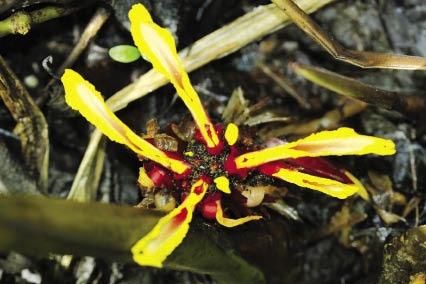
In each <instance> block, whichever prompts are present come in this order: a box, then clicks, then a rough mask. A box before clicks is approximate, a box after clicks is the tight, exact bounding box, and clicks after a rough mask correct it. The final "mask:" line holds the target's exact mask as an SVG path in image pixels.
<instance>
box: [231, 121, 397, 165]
mask: <svg viewBox="0 0 426 284" xmlns="http://www.w3.org/2000/svg"><path fill="white" fill-rule="evenodd" d="M394 153H395V144H394V143H393V142H392V141H390V140H386V139H382V138H377V137H373V136H366V135H360V134H358V133H356V132H355V131H354V130H353V129H351V128H346V127H342V128H339V129H337V130H332V131H322V132H318V133H314V134H312V135H310V136H308V137H306V138H303V139H300V140H297V141H295V142H291V143H288V144H284V145H280V146H277V147H272V148H267V149H261V150H258V151H254V152H249V153H247V154H243V155H241V156H239V157H237V158H235V164H236V167H237V168H239V169H241V168H250V167H256V166H259V165H262V164H265V163H268V162H273V161H278V160H283V159H288V158H300V157H320V156H331V155H336V156H342V155H366V154H378V155H392V154H394Z"/></svg>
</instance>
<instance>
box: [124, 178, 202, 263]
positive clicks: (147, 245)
mask: <svg viewBox="0 0 426 284" xmlns="http://www.w3.org/2000/svg"><path fill="white" fill-rule="evenodd" d="M208 185H209V184H208V182H207V181H206V179H204V178H203V177H202V178H200V179H199V180H198V181H196V182H195V183H194V184H193V185H192V188H191V193H190V194H189V195H188V197H187V198H186V199H185V201H184V202H182V204H181V205H179V207H177V208H175V209H174V210H173V211H171V212H170V213H169V214H167V215H166V216H164V217H163V218H161V219H160V220H159V221H158V223H157V224H156V225H155V227H154V228H153V229H152V230H151V232H149V233H148V234H147V235H145V236H144V237H142V238H141V239H140V240H139V241H138V242H137V243H136V244H135V245H134V246H133V247H132V249H131V252H132V254H133V260H134V261H135V262H136V263H138V264H140V265H148V266H154V267H162V266H163V261H164V260H165V259H166V258H167V256H169V255H170V254H171V253H172V252H173V251H174V249H175V248H177V247H178V246H179V244H180V243H181V242H182V241H183V239H184V238H185V236H186V234H187V233H188V230H189V223H190V222H191V220H192V214H193V212H194V208H195V206H196V205H197V204H198V203H199V202H200V201H201V200H202V199H203V197H204V195H205V194H206V192H207V188H208Z"/></svg>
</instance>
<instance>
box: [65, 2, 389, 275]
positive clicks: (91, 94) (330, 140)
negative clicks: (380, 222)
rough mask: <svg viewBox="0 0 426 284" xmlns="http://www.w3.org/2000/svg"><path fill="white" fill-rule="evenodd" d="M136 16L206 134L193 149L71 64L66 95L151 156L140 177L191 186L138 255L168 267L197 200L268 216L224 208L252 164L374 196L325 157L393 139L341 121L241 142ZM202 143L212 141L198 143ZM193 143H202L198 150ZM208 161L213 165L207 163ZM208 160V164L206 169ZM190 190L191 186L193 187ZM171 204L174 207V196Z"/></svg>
mask: <svg viewBox="0 0 426 284" xmlns="http://www.w3.org/2000/svg"><path fill="white" fill-rule="evenodd" d="M129 18H130V21H131V24H132V25H131V32H132V36H133V38H134V41H135V44H136V46H137V47H138V48H139V51H140V52H141V54H143V55H144V56H145V57H147V58H148V59H149V60H150V62H151V63H152V65H153V67H154V68H155V69H156V70H157V71H158V72H160V73H162V74H163V75H165V76H166V77H167V78H168V79H169V80H170V82H171V83H172V84H173V85H174V86H175V88H176V90H177V92H178V94H179V96H180V98H181V99H182V100H183V102H184V103H185V105H186V106H187V107H188V109H189V110H190V112H191V114H192V117H193V119H194V121H195V124H196V127H197V131H198V133H197V135H196V139H197V140H198V141H199V142H196V141H195V142H194V141H191V142H189V143H188V147H187V149H186V150H185V151H181V152H179V151H178V152H169V151H164V150H160V149H159V148H157V147H156V146H155V145H153V144H151V143H150V141H149V140H145V139H143V138H141V137H140V136H138V135H137V134H135V133H134V132H133V131H132V130H131V129H130V128H129V127H127V126H126V125H125V124H124V123H123V122H121V121H120V119H119V118H118V117H117V116H115V114H114V113H113V112H111V111H110V110H109V109H108V107H107V105H106V104H105V102H104V100H103V98H102V96H101V94H100V93H99V92H97V91H96V89H95V87H94V86H93V85H92V84H90V83H89V82H88V81H86V80H84V78H83V77H81V76H80V75H79V74H78V73H76V72H75V71H72V70H70V69H67V70H65V72H64V75H63V76H62V82H63V85H64V88H65V99H66V102H67V103H68V104H69V105H70V106H71V107H72V108H73V109H76V110H78V111H79V112H80V113H81V114H82V115H83V116H84V117H85V118H86V119H87V120H88V121H89V122H90V123H92V124H94V125H95V126H96V127H97V128H99V129H100V130H101V131H102V133H103V134H105V135H106V136H108V137H109V138H110V139H111V140H113V141H115V142H118V143H121V144H124V145H126V146H127V147H129V148H130V149H131V150H133V151H134V152H135V153H136V154H138V155H139V156H143V157H144V158H146V159H149V160H151V161H152V162H146V163H144V166H143V167H141V168H140V173H139V179H138V182H139V184H140V185H142V186H146V187H160V188H170V187H176V186H177V187H180V188H181V190H182V193H184V194H182V195H181V200H180V205H179V206H177V207H176V208H174V209H173V210H171V211H170V212H169V213H168V214H167V215H166V216H164V217H163V218H161V219H160V221H159V222H158V223H157V225H156V226H155V227H154V228H153V229H152V231H151V232H150V233H148V234H147V235H146V236H144V237H143V238H142V239H140V240H139V241H138V242H137V243H136V244H135V245H134V246H133V247H132V254H133V257H134V260H135V261H136V262H137V263H139V264H140V265H149V266H155V267H162V263H163V261H164V260H165V259H166V258H167V256H168V255H170V254H171V253H172V252H173V250H174V249H175V248H176V247H177V246H178V245H179V244H180V243H181V242H182V240H183V239H184V237H185V235H186V233H187V232H188V229H189V223H190V222H191V220H192V216H193V213H194V211H195V210H197V208H201V209H200V210H201V212H202V213H203V215H204V216H205V217H206V218H215V219H216V220H217V222H218V223H219V224H221V225H223V226H226V227H234V226H237V225H241V224H243V223H245V222H248V221H251V220H258V219H261V218H262V217H261V216H252V215H250V214H246V215H247V216H246V217H243V218H239V219H230V218H228V217H227V216H226V215H225V213H224V211H223V207H222V202H221V201H222V198H223V196H222V193H223V194H224V195H225V196H232V195H236V196H237V198H240V200H244V199H245V197H244V196H243V195H241V194H240V193H239V192H238V191H237V190H235V188H234V187H233V185H232V184H230V178H231V177H232V179H240V180H244V178H245V177H246V175H247V173H248V172H249V171H253V170H257V171H258V172H261V173H262V174H264V175H268V176H272V177H275V178H278V179H282V180H285V181H287V182H290V183H294V184H297V185H299V186H301V187H307V188H311V189H314V190H319V191H321V192H324V193H326V194H328V195H331V196H334V197H338V198H346V197H348V196H350V195H352V194H354V193H356V192H357V191H358V192H360V195H361V196H363V197H364V198H367V197H368V195H367V194H366V192H365V189H364V188H363V186H362V184H361V183H360V182H359V181H358V180H357V179H356V178H355V177H353V176H352V175H351V174H350V173H349V172H347V171H345V170H341V169H338V168H336V167H335V166H333V165H332V164H330V163H329V162H327V161H326V160H324V159H322V158H319V157H321V156H329V155H364V154H369V153H375V154H379V155H391V154H394V153H395V149H394V144H393V142H392V141H389V140H385V139H381V138H376V137H370V136H365V135H360V134H357V133H356V132H355V131H354V130H352V129H349V128H340V129H337V130H334V131H323V132H320V133H316V134H312V135H311V136H309V137H307V138H304V139H301V140H298V141H295V142H291V143H287V144H282V145H278V146H273V147H269V148H265V149H249V148H247V147H241V145H239V144H238V140H239V139H238V138H239V129H238V127H237V126H236V125H234V124H232V123H231V124H229V125H228V126H227V128H226V130H225V131H224V134H222V126H221V125H217V126H215V125H213V124H212V122H211V120H210V118H209V116H208V115H207V113H206V111H205V110H204V108H203V106H202V104H201V101H200V99H199V97H198V95H197V93H196V92H195V90H194V88H193V87H192V85H191V83H190V80H189V77H188V74H187V73H186V72H185V70H184V69H183V67H182V64H181V62H180V60H179V58H178V55H177V52H176V47H175V43H174V39H173V37H172V36H171V34H170V32H169V31H168V30H166V29H163V28H161V27H159V26H157V25H156V24H155V23H154V22H153V21H152V18H151V16H150V14H149V12H148V11H147V10H146V9H145V7H144V6H143V5H141V4H137V5H134V6H133V8H132V9H131V10H130V12H129ZM197 143H198V144H197ZM200 143H202V144H204V145H205V148H202V147H201V148H200V147H198V148H197V147H195V146H197V145H200ZM191 147H192V148H194V149H195V148H196V149H201V150H197V151H198V152H197V151H191V149H192V148H191ZM190 148H191V149H190ZM203 149H205V150H203ZM201 163H206V165H205V166H200V165H201ZM201 168H208V169H207V170H204V171H202V170H200V169H201ZM191 182H192V185H191V184H190V183H191ZM213 183H214V185H213ZM186 191H189V194H188V195H186ZM265 193H268V192H266V191H262V192H260V195H259V191H257V192H256V198H257V199H259V196H260V199H259V200H258V201H257V202H253V204H259V202H260V201H261V200H262V199H263V196H264V194H265ZM241 203H244V202H241ZM171 204H172V206H173V207H174V203H171Z"/></svg>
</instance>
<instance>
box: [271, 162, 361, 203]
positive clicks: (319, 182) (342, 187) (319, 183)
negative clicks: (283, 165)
mask: <svg viewBox="0 0 426 284" xmlns="http://www.w3.org/2000/svg"><path fill="white" fill-rule="evenodd" d="M272 176H274V177H276V178H279V179H282V180H285V181H287V182H290V183H294V184H297V185H298V186H300V187H307V188H310V189H314V190H318V191H321V192H323V193H325V194H328V195H331V196H334V197H337V198H340V199H344V198H347V197H348V196H351V195H353V194H355V192H357V191H358V189H359V188H358V186H357V185H355V184H344V183H341V182H338V181H335V180H332V179H328V178H322V177H317V176H312V175H309V174H305V173H300V172H297V171H292V170H288V169H280V170H279V171H278V172H276V173H274V174H272Z"/></svg>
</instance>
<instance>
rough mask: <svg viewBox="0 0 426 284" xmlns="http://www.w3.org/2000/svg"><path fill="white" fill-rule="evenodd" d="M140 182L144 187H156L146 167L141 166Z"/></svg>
mask: <svg viewBox="0 0 426 284" xmlns="http://www.w3.org/2000/svg"><path fill="white" fill-rule="evenodd" d="M138 183H139V184H140V185H142V186H144V187H154V186H155V185H154V182H153V181H152V179H151V178H150V177H149V176H148V175H147V173H146V171H145V168H144V167H140V168H139V178H138Z"/></svg>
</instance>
